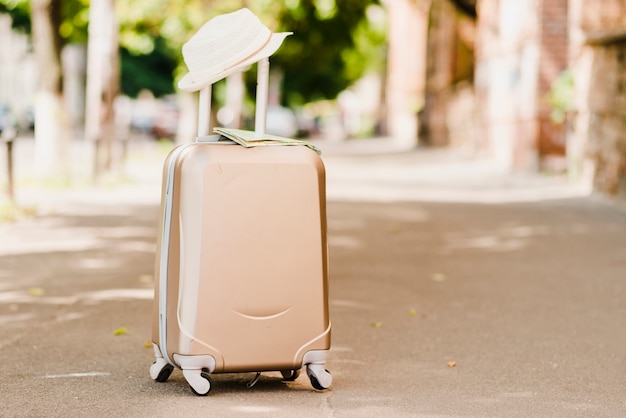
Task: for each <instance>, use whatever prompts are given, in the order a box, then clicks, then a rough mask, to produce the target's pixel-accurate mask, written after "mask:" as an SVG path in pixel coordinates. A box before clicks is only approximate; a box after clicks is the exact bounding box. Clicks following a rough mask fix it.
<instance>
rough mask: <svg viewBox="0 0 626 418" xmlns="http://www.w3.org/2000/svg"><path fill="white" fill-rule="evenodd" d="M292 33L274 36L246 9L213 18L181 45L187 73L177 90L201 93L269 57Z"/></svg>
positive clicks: (275, 34) (274, 34) (281, 33)
mask: <svg viewBox="0 0 626 418" xmlns="http://www.w3.org/2000/svg"><path fill="white" fill-rule="evenodd" d="M291 33H292V32H280V33H273V32H272V31H271V30H270V29H269V28H268V27H267V26H265V25H264V24H263V23H261V21H260V20H259V18H258V17H256V16H255V15H254V13H252V12H251V11H250V10H249V9H247V8H243V9H240V10H237V11H236V12H232V13H227V14H223V15H219V16H216V17H214V18H213V19H211V20H209V21H208V22H207V23H205V24H204V25H203V26H202V27H201V28H200V30H198V32H197V33H196V34H195V35H194V36H192V37H191V39H190V40H189V41H187V43H185V44H184V45H183V59H184V60H185V64H187V68H188V69H189V72H188V73H187V74H185V76H184V77H183V78H182V79H181V80H180V81H179V82H178V87H179V88H180V89H181V90H185V91H197V90H201V89H202V88H204V87H206V86H209V85H211V84H213V83H215V82H216V81H219V80H221V79H222V78H224V77H226V76H228V75H230V74H232V73H234V72H236V71H239V70H242V69H244V68H245V67H247V66H249V65H251V64H254V63H255V62H257V61H260V60H261V59H263V58H267V57H269V56H270V55H272V54H273V53H274V52H276V50H278V48H279V47H280V45H281V44H282V43H283V41H284V40H285V38H286V37H287V36H288V35H291Z"/></svg>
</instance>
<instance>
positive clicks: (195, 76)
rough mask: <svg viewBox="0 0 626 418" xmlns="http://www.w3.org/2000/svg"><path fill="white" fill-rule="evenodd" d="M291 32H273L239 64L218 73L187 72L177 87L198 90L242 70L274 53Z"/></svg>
mask: <svg viewBox="0 0 626 418" xmlns="http://www.w3.org/2000/svg"><path fill="white" fill-rule="evenodd" d="M291 34H292V32H279V33H273V34H272V36H271V38H270V40H269V42H268V43H267V44H266V45H265V46H264V47H263V48H261V49H260V50H258V51H257V52H255V53H254V54H253V55H250V56H249V57H248V58H246V59H245V60H243V61H242V62H240V63H239V64H237V65H235V66H232V67H230V68H227V69H225V70H223V71H221V72H219V73H213V74H199V73H192V72H189V73H187V74H185V75H184V76H183V78H181V79H180V81H179V82H178V88H179V89H181V90H184V91H189V92H193V91H198V90H201V89H203V88H204V87H207V86H209V85H211V84H213V83H215V82H217V81H219V80H221V79H222V78H225V77H228V76H229V75H231V74H232V73H234V72H237V71H240V70H243V69H244V68H246V67H248V66H249V65H252V64H254V63H255V62H257V61H260V60H261V59H263V58H267V57H269V56H270V55H272V54H274V53H275V52H276V51H277V50H278V48H280V46H281V45H282V43H283V41H284V40H285V38H286V37H287V36H289V35H291Z"/></svg>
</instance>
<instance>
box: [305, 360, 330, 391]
mask: <svg viewBox="0 0 626 418" xmlns="http://www.w3.org/2000/svg"><path fill="white" fill-rule="evenodd" d="M306 374H307V375H308V376H309V380H310V381H311V386H313V387H314V388H315V389H317V390H324V389H328V388H329V387H330V384H331V383H332V382H333V377H332V376H331V375H330V372H329V371H328V370H326V369H324V366H323V365H321V364H308V365H307V366H306Z"/></svg>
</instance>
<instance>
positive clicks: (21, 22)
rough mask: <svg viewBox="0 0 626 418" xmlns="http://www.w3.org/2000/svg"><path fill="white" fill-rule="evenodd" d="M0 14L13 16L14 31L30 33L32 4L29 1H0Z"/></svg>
mask: <svg viewBox="0 0 626 418" xmlns="http://www.w3.org/2000/svg"><path fill="white" fill-rule="evenodd" d="M0 13H6V14H8V15H9V16H11V20H12V26H13V29H16V30H19V31H22V32H26V33H30V2H29V1H28V0H0Z"/></svg>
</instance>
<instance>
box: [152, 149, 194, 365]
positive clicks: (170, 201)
mask: <svg viewBox="0 0 626 418" xmlns="http://www.w3.org/2000/svg"><path fill="white" fill-rule="evenodd" d="M188 146H189V145H182V146H179V147H177V148H175V149H174V150H172V151H171V152H170V154H169V155H168V157H167V158H166V160H165V162H164V164H163V184H162V191H161V212H160V220H159V231H158V232H157V249H156V260H155V269H154V270H155V274H154V283H155V286H154V288H155V293H154V302H153V316H152V318H153V321H152V342H153V343H154V344H156V345H157V346H159V348H160V350H161V352H162V354H163V355H164V356H165V358H166V359H167V361H168V362H169V363H172V364H173V361H172V359H171V357H170V356H169V355H168V353H171V351H170V350H166V349H164V348H167V347H168V344H167V342H166V340H173V341H176V340H177V339H178V338H179V330H178V327H177V326H174V325H173V324H172V318H175V317H176V316H175V315H172V314H170V313H169V312H175V310H174V311H172V309H173V306H172V305H173V304H172V301H177V300H178V280H179V270H180V258H179V254H180V238H179V233H178V231H179V230H180V227H179V220H178V216H176V215H175V214H177V213H178V212H179V210H180V202H179V201H180V190H179V189H180V188H179V187H177V186H176V184H175V180H176V178H175V172H176V171H177V167H179V165H180V156H181V155H182V154H183V152H184V151H185V148H187V147H188Z"/></svg>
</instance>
